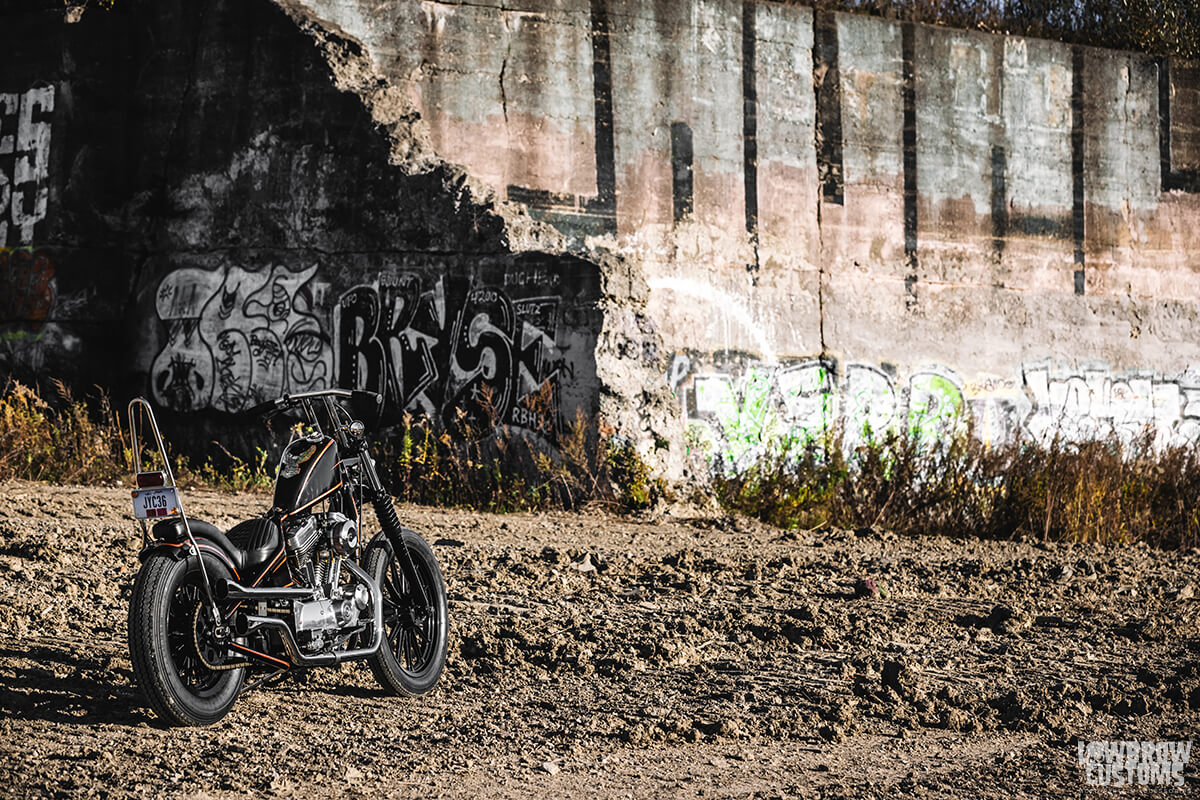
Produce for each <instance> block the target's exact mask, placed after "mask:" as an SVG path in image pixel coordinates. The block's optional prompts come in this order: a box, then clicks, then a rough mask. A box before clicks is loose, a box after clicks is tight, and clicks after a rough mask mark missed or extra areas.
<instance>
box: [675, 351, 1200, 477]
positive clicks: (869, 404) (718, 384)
mask: <svg viewBox="0 0 1200 800" xmlns="http://www.w3.org/2000/svg"><path fill="white" fill-rule="evenodd" d="M705 361H706V359H704V358H703V357H697V356H691V355H685V354H680V355H677V356H676V357H675V359H674V362H673V363H672V365H671V369H670V371H669V372H668V374H667V380H668V382H669V383H670V384H671V386H672V387H673V389H674V390H675V393H676V396H677V397H678V398H679V399H680V401H681V402H682V404H683V407H684V409H685V412H686V416H687V423H688V428H689V431H690V435H691V437H692V439H693V440H694V441H696V443H697V444H699V445H700V446H701V448H702V449H703V450H704V451H705V452H707V453H708V454H709V455H710V458H711V460H712V463H713V465H714V466H716V467H720V468H723V469H727V470H734V471H736V470H741V469H745V468H746V467H748V466H749V465H751V464H752V463H754V461H755V460H757V459H759V458H761V457H762V456H763V455H764V454H765V453H767V452H769V451H770V450H771V449H772V448H784V447H804V446H807V445H809V444H814V443H815V444H821V443H823V442H824V441H825V437H826V436H828V434H830V433H831V432H833V431H834V430H837V431H838V432H839V433H840V435H841V440H842V444H843V447H845V448H846V449H847V450H848V451H853V450H854V449H855V448H857V447H858V446H860V445H862V444H864V443H865V442H867V441H869V440H871V439H872V438H878V437H880V436H883V435H886V434H888V433H891V432H895V431H899V430H901V429H902V428H903V429H906V430H907V431H908V432H910V433H912V434H915V435H917V436H918V437H920V438H921V439H924V440H926V441H928V442H934V441H937V440H940V439H943V438H945V437H948V436H954V435H958V434H960V433H962V432H965V431H967V430H970V431H971V432H972V433H973V434H974V435H975V436H977V437H978V438H980V439H981V440H982V441H983V442H985V443H986V444H987V445H989V446H990V445H998V444H1003V443H1006V442H1012V441H1015V440H1017V439H1019V438H1022V437H1024V438H1028V439H1032V440H1035V441H1042V442H1048V441H1050V440H1052V439H1054V438H1055V437H1057V438H1058V439H1059V441H1064V442H1082V441H1087V440H1094V439H1107V438H1110V437H1116V438H1117V439H1119V440H1120V441H1121V442H1123V443H1125V444H1126V445H1129V444H1133V443H1135V442H1142V441H1146V442H1148V443H1149V444H1151V445H1152V446H1154V447H1158V448H1162V447H1168V446H1174V445H1183V444H1188V443H1193V442H1196V441H1200V376H1186V375H1185V376H1179V377H1175V378H1165V377H1162V376H1156V375H1152V374H1150V373H1147V372H1137V371H1134V372H1123V373H1121V372H1114V371H1112V370H1109V369H1106V368H1102V367H1095V368H1089V369H1084V370H1076V369H1073V368H1065V369H1062V370H1060V371H1058V372H1055V370H1054V369H1053V367H1052V365H1051V364H1050V362H1040V363H1035V364H1026V365H1025V366H1024V367H1023V368H1022V369H1021V374H1020V376H1019V377H1018V378H1008V379H1002V378H983V379H978V380H976V381H975V382H973V383H970V384H964V383H963V382H962V381H961V380H960V379H959V377H958V375H957V374H956V373H955V372H954V371H953V370H951V369H949V368H947V367H943V366H931V367H926V368H922V369H918V370H916V371H915V372H913V373H912V374H910V375H908V376H907V378H906V379H905V380H903V381H900V380H898V378H897V376H896V373H895V371H894V370H890V369H885V368H882V367H876V366H873V365H870V364H861V363H850V364H847V365H845V368H844V369H843V370H842V371H841V372H840V374H839V371H838V369H837V365H836V364H834V363H833V362H831V361H826V360H822V359H813V360H807V361H798V362H786V361H783V362H779V363H775V364H767V363H763V362H761V361H758V360H755V359H754V358H753V357H752V356H743V357H734V358H730V357H729V355H728V354H725V355H724V358H723V359H722V363H723V364H724V365H725V366H724V367H716V366H709V367H705V366H699V367H697V366H696V364H703V363H704V362H705Z"/></svg>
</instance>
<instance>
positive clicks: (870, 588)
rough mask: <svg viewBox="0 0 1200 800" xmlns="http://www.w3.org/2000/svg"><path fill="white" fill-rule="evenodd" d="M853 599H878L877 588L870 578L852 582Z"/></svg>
mask: <svg viewBox="0 0 1200 800" xmlns="http://www.w3.org/2000/svg"><path fill="white" fill-rule="evenodd" d="M854 596H855V597H870V598H876V597H879V587H878V586H877V585H876V584H875V581H873V580H871V579H870V578H859V579H858V580H857V581H855V582H854Z"/></svg>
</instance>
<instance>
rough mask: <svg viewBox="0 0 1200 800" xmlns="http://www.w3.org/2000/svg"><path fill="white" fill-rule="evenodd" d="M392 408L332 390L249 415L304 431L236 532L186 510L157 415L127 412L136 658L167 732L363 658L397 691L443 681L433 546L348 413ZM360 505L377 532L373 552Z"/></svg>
mask: <svg viewBox="0 0 1200 800" xmlns="http://www.w3.org/2000/svg"><path fill="white" fill-rule="evenodd" d="M381 402H382V398H381V397H380V396H379V395H377V394H374V393H372V392H357V391H356V392H350V391H346V390H343V389H328V390H325V391H316V392H305V393H302V394H292V395H285V396H283V397H280V398H279V399H277V400H273V401H270V402H267V403H263V404H261V405H259V406H256V407H254V408H252V409H250V410H249V411H246V412H243V413H244V414H246V415H251V416H255V417H268V416H273V415H275V414H279V413H290V414H299V415H300V416H301V417H302V421H303V422H304V423H306V426H305V427H306V428H307V431H308V432H307V433H304V434H300V433H297V432H293V434H292V439H291V441H290V442H289V443H288V445H287V446H286V447H285V448H284V450H283V455H282V457H281V459H280V463H279V471H278V473H277V475H276V479H275V492H274V500H273V502H272V507H271V509H270V511H268V512H267V513H266V514H265V515H264V516H262V517H260V518H258V519H251V520H247V521H245V522H242V523H240V524H238V525H235V526H233V527H232V528H230V529H229V530H228V531H225V532H222V531H221V530H220V529H218V528H217V527H216V526H214V525H212V524H210V523H207V522H202V521H200V520H197V519H191V518H189V517H188V516H187V515H186V514H184V511H183V506H182V504H181V502H180V498H179V492H178V489H177V487H176V486H175V479H174V475H173V473H172V471H171V467H170V463H169V461H168V460H167V452H166V447H165V445H164V444H163V439H162V435H161V434H160V433H159V430H158V423H157V421H156V420H155V418H154V412H153V409H151V407H150V405H149V403H147V402H146V401H145V400H144V399H142V398H137V399H135V400H133V401H132V402H131V403H130V404H129V421H130V432H131V435H132V440H133V453H134V464H135V469H136V470H137V489H135V490H134V491H133V506H134V516H135V517H136V518H137V519H138V520H139V521H140V523H141V526H142V539H143V541H142V545H143V546H142V550H141V552H140V553H139V558H140V560H141V561H142V566H141V569H140V570H139V572H138V574H137V579H136V581H135V582H134V587H133V596H132V600H131V602H130V607H129V654H130V660H131V661H132V662H133V673H134V678H135V679H136V681H137V684H138V685H139V686H140V687H141V689H142V691H143V692H144V693H145V695H146V698H147V699H148V700H149V703H150V706H151V707H152V708H153V709H154V711H155V712H156V713H157V714H158V716H159V717H161V718H162V719H163V720H164V721H166V722H167V723H168V724H171V725H211V724H213V723H215V722H217V721H218V720H220V719H221V718H222V717H224V716H225V715H226V714H227V713H228V712H229V709H230V708H231V707H232V706H233V703H234V701H235V700H236V699H237V697H238V695H240V694H242V693H244V692H247V691H249V690H251V689H254V688H256V687H259V686H262V685H263V684H266V683H269V682H273V681H275V680H276V679H281V678H282V677H284V676H285V675H287V674H289V673H291V672H294V671H297V670H301V669H305V668H310V667H323V666H332V665H336V664H341V663H343V662H346V661H355V660H366V661H367V663H368V664H369V665H370V667H371V670H372V672H374V674H375V677H376V679H377V680H378V681H379V683H380V685H381V686H383V688H384V689H385V690H387V691H391V692H394V693H395V694H399V695H407V696H416V695H421V694H424V693H425V692H428V691H429V690H430V689H432V688H433V687H434V686H435V685H436V684H437V682H438V679H439V678H440V676H441V673H442V668H443V666H444V665H445V662H446V646H447V641H448V633H449V618H448V611H447V602H446V586H445V583H444V581H443V579H442V572H441V568H440V567H439V566H438V562H437V558H436V556H435V555H434V553H433V550H432V549H431V548H430V546H429V545H428V544H427V543H426V542H425V540H424V539H422V538H421V536H420V535H418V534H417V533H416V532H414V531H411V530H409V529H407V528H405V527H403V526H402V525H401V524H400V519H399V517H398V516H397V514H396V509H395V507H394V506H393V504H392V498H391V496H390V495H389V494H388V493H387V492H386V491H385V490H384V488H383V486H382V484H381V483H380V480H379V476H378V474H377V473H376V470H375V463H374V461H373V460H372V458H371V456H370V453H369V452H368V447H367V439H366V429H365V426H364V424H363V423H362V422H361V421H359V420H356V419H354V418H353V417H352V416H351V413H350V412H349V411H347V409H346V408H345V405H349V406H350V407H351V409H354V410H355V411H356V413H359V412H361V411H364V410H365V411H366V412H367V413H370V411H371V410H372V409H374V411H375V412H377V411H378V408H379V405H380V403H381ZM136 412H140V415H141V421H142V422H146V421H148V422H149V428H150V431H151V433H152V434H153V437H154V439H155V442H156V444H157V451H158V456H159V457H160V458H161V459H162V465H163V469H162V470H160V471H142V463H141V452H142V450H141V442H140V441H139V425H138V423H139V420H138V417H137V413H136ZM365 415H366V414H360V416H365ZM293 430H294V431H295V430H296V429H293ZM364 502H368V503H370V504H371V505H372V507H373V508H374V509H375V516H376V518H377V519H378V522H379V527H380V528H381V530H380V531H379V532H378V533H377V534H376V535H375V536H374V537H373V538H371V539H370V540H369V541H366V542H365V543H364V539H365V537H364V535H363V534H364V530H363V528H364V520H363V518H362V511H363V503H364ZM151 522H153V526H152V527H150V525H149V523H151Z"/></svg>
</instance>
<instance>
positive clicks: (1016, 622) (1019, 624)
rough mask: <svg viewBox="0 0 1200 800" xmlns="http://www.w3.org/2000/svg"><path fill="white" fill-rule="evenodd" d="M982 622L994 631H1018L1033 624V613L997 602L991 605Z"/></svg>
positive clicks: (1026, 628)
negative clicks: (989, 611) (990, 609)
mask: <svg viewBox="0 0 1200 800" xmlns="http://www.w3.org/2000/svg"><path fill="white" fill-rule="evenodd" d="M983 624H984V625H986V626H987V627H989V628H991V629H992V630H993V631H994V632H995V633H1020V632H1021V631H1024V630H1028V629H1029V628H1030V627H1031V626H1032V625H1033V615H1032V614H1030V613H1029V612H1028V611H1026V610H1025V609H1023V608H1019V607H1016V606H1009V605H1005V604H1003V603H999V604H997V605H995V606H993V607H992V611H991V613H990V614H988V616H987V619H985V620H984V622H983Z"/></svg>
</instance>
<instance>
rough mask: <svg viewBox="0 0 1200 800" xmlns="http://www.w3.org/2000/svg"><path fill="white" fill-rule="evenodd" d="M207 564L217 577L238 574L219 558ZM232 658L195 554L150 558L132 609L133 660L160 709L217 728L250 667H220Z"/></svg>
mask: <svg viewBox="0 0 1200 800" xmlns="http://www.w3.org/2000/svg"><path fill="white" fill-rule="evenodd" d="M204 566H205V568H206V569H207V570H208V577H209V579H210V580H213V581H216V580H218V579H219V578H231V577H233V576H232V575H230V573H229V570H228V569H227V568H226V567H225V565H224V564H222V563H220V562H219V561H217V560H216V559H212V558H207V557H205V559H204ZM224 653H225V648H224V647H222V646H219V645H218V644H217V643H216V641H215V639H214V636H213V625H212V620H211V615H210V614H209V609H208V599H207V596H206V595H205V592H204V579H203V577H202V576H201V573H200V565H199V562H197V561H196V559H195V557H191V558H184V559H178V560H177V559H175V558H172V557H171V556H169V555H165V554H163V555H151V556H150V557H149V558H147V559H146V562H145V563H144V564H143V565H142V568H141V570H140V571H139V572H138V576H137V581H136V582H135V583H134V585H133V600H132V601H131V603H130V606H129V658H130V661H132V662H133V675H134V678H135V679H136V680H137V683H138V686H140V687H141V689H142V691H143V692H145V694H146V699H147V700H148V701H149V702H150V707H151V708H153V709H154V712H155V713H156V714H157V715H158V716H159V717H161V718H162V719H163V721H164V722H166V723H167V724H168V725H211V724H213V723H214V722H217V721H218V720H220V719H221V718H222V717H224V716H225V715H226V714H227V713H229V709H230V708H231V707H232V706H233V702H234V700H236V699H237V696H238V692H239V691H240V690H241V687H242V681H243V679H244V677H245V668H244V667H235V668H233V669H215V668H214V666H218V665H219V664H220V663H221V661H223V660H224V658H225V655H224Z"/></svg>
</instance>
